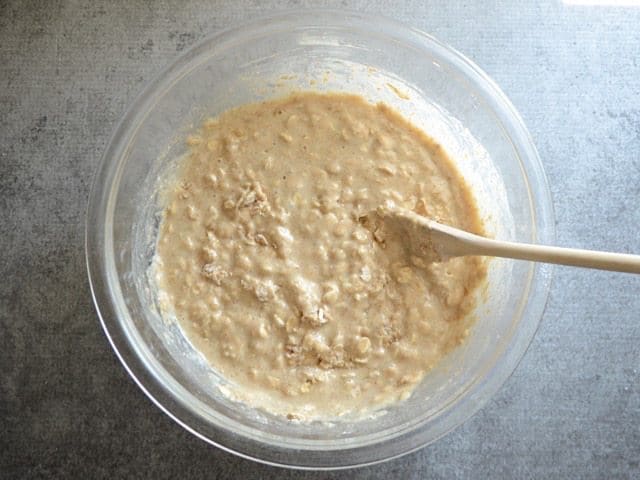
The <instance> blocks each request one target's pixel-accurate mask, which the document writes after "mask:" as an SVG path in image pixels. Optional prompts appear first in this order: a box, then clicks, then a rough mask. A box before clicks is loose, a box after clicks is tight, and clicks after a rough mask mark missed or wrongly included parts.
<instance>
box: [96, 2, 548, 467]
mask: <svg viewBox="0 0 640 480" xmlns="http://www.w3.org/2000/svg"><path fill="white" fill-rule="evenodd" d="M296 89H306V90H322V91H327V90H339V91H348V92H353V93H359V94H361V95H363V96H365V97H366V98H368V99H369V100H371V101H384V102H386V103H388V104H390V105H392V106H393V107H394V108H396V109H397V110H399V111H401V112H402V113H403V114H404V115H405V116H407V117H409V118H410V119H411V120H412V121H413V122H414V123H416V124H418V125H420V126H422V127H423V128H424V129H425V130H426V131H427V132H429V133H430V134H431V135H432V136H433V137H435V138H436V139H437V140H439V141H440V142H441V143H442V144H443V145H444V146H445V148H446V149H447V150H448V151H449V152H450V153H451V155H452V156H453V157H454V158H455V161H456V163H457V165H458V167H459V169H460V170H461V172H462V173H463V175H464V176H465V178H466V179H467V181H468V182H469V183H470V185H471V186H472V188H473V190H474V193H475V195H476V198H477V201H478V203H479V205H480V210H481V213H482V215H483V217H484V219H485V222H486V224H487V226H488V229H489V231H490V233H491V234H493V235H495V236H496V237H499V238H502V239H505V240H516V241H523V242H532V243H553V239H554V221H553V213H552V207H551V200H550V195H549V191H548V188H547V183H546V179H545V175H544V172H543V169H542V166H541V164H540V160H539V158H538V155H537V153H536V150H535V147H534V145H533V143H532V140H531V138H530V136H529V134H528V133H527V130H526V129H525V127H524V125H523V123H522V120H521V119H520V117H519V116H518V114H517V112H516V111H515V109H514V108H513V106H512V105H511V104H510V103H509V101H508V100H507V98H506V97H505V96H504V94H503V93H502V92H501V91H500V90H499V89H498V87H497V86H496V85H495V84H494V83H493V82H492V81H491V80H490V79H489V78H488V77H487V76H486V75H485V74H484V73H483V72H482V71H481V70H480V69H479V68H478V67H476V66H475V65H474V64H473V63H471V62H470V61H469V60H467V59H466V58H464V57H463V56H462V55H460V54H459V53H457V52H455V51H454V50H452V49H451V48H449V47H447V46H446V45H443V44H442V43H440V42H438V41H437V40H435V39H434V38H432V37H430V36H428V35H425V34H424V33H422V32H420V31H417V30H415V29H411V28H408V27H406V26H404V25H400V24H398V23H395V22H393V21H390V20H386V19H383V18H379V17H372V16H368V15H363V14H359V13H347V12H342V11H317V10H313V11H298V12H291V13H286V14H282V15H279V16H275V17H271V18H267V19H263V20H260V21H257V22H254V23H251V24H249V25H246V26H243V27H240V28H235V29H231V30H227V31H225V32H222V33H219V34H216V35H214V36H211V37H209V38H207V39H206V40H204V41H203V42H201V43H200V44H199V45H197V46H195V47H194V48H192V49H191V50H189V51H188V52H186V53H185V54H184V55H182V56H181V57H180V58H179V59H178V60H176V61H175V62H174V63H173V64H172V65H170V66H169V67H168V68H167V69H166V70H164V71H163V72H162V73H161V74H160V75H159V76H158V77H157V78H156V79H155V80H153V81H152V82H151V83H150V84H149V85H147V86H146V88H145V89H144V90H143V92H142V94H141V95H140V96H139V97H138V99H137V100H136V101H135V102H134V103H133V104H132V105H131V107H130V108H129V110H128V112H127V113H126V115H125V116H124V118H123V119H122V121H121V122H120V124H119V126H118V127H117V130H116V132H115V134H114V135H113V138H112V139H111V142H110V143H109V146H108V148H107V150H106V153H105V155H104V158H103V159H102V162H101V164H100V167H99V169H98V172H97V174H96V178H95V182H94V184H93V189H92V191H91V196H90V201H89V207H88V213H87V230H86V251H87V266H88V271H89V278H90V282H91V287H92V291H93V296H94V300H95V304H96V308H97V309H98V312H99V315H100V318H101V320H102V325H103V327H104V330H105V332H106V334H107V336H108V338H109V340H110V342H111V344H112V346H113V348H114V350H115V352H116V354H117V355H118V357H119V358H120V360H121V361H122V363H123V365H124V366H125V368H126V369H127V371H128V372H129V374H130V375H131V376H132V378H133V379H134V380H135V381H136V382H137V383H138V385H139V386H140V388H141V389H142V390H143V391H144V392H145V393H146V394H147V395H148V396H149V398H151V399H152V400H153V402H154V403H155V404H156V405H158V407H160V408H161V409H162V410H163V411H164V412H165V413H167V415H169V416H170V417H171V418H173V419H174V420H175V421H176V422H177V423H179V424H180V425H182V426H183V427H184V428H186V429H187V430H189V431H190V432H192V433H193V434H194V435H197V436H198V437H200V438H202V439H203V440H205V441H207V442H209V443H211V444H214V445H217V446H218V447H220V448H223V449H225V450H228V451H230V452H234V453H236V454H238V455H242V456H244V457H248V458H252V459H255V460H259V461H262V462H265V463H271V464H277V465H284V466H294V467H298V468H327V469H328V468H341V467H348V466H355V465H365V464H370V463H374V462H379V461H382V460H386V459H390V458H393V457H396V456H399V455H402V454H405V453H408V452H410V451H412V450H415V449H417V448H420V447H421V446H423V445H426V444H427V443H429V442H432V441H434V440H435V439H437V438H438V437H440V436H442V435H444V434H445V433H447V432H448V431H450V430H451V429H453V428H454V427H456V426H457V425H459V424H460V423H462V422H463V421H464V420H465V419H467V418H469V417H470V416H471V415H472V414H473V413H474V412H476V411H477V410H478V409H479V408H480V407H481V406H482V405H483V404H484V403H485V402H486V401H487V400H488V399H489V397H491V395H493V394H494V393H495V392H496V390H497V389H498V388H499V387H500V385H502V383H503V382H504V381H505V380H506V379H507V377H508V376H509V375H510V374H511V372H512V371H513V370H514V368H515V367H516V364H517V363H518V361H519V360H520V358H521V357H522V355H523V354H524V352H525V350H526V348H527V346H528V345H529V343H530V341H531V339H532V337H533V335H534V333H535V331H536V328H537V326H538V323H539V321H540V318H541V315H542V312H543V309H544V305H545V302H546V298H547V295H548V290H549V286H550V281H551V268H550V267H549V266H547V265H536V264H532V263H526V262H515V261H507V260H498V259H494V260H492V261H491V262H490V269H489V284H488V288H487V290H486V292H484V293H483V294H482V295H481V296H480V299H479V306H478V309H477V311H476V314H477V317H478V320H477V322H476V324H475V326H474V327H473V329H472V331H471V334H470V337H469V339H468V341H467V342H466V343H465V344H464V345H463V346H461V347H460V348H458V349H457V350H455V351H454V352H453V353H452V354H451V355H449V356H448V357H447V358H446V359H445V360H444V361H443V362H442V363H441V364H440V365H439V366H437V368H436V369H435V370H434V371H433V372H432V373H430V374H429V375H428V376H427V377H426V378H425V380H424V381H423V382H422V384H421V385H420V386H419V387H418V388H417V390H416V391H415V393H414V394H413V395H412V396H411V397H410V398H409V399H408V400H406V401H405V402H402V403H401V404H398V405H396V406H394V407H390V408H387V409H386V411H385V412H383V414H381V415H379V416H377V417H376V418H373V419H369V420H362V421H349V420H343V421H335V422H324V423H320V422H315V423H311V424H297V423H292V422H289V421H286V420H283V419H281V418H275V417H272V416H270V415H268V414H266V413H263V412H259V411H256V410H252V409H250V408H248V407H246V406H243V405H239V404H235V403H233V402H231V401H229V400H228V399H227V398H226V397H225V396H224V395H221V394H220V392H219V390H218V388H217V387H216V385H220V384H223V383H224V379H221V378H219V377H218V376H217V375H216V373H215V372H214V371H213V370H212V369H211V368H209V366H207V365H206V363H205V362H203V361H202V358H201V357H200V356H199V355H198V353H197V352H196V351H194V349H193V348H192V347H191V345H190V344H189V342H188V341H186V340H185V338H184V337H183V335H182V333H181V331H180V329H179V328H177V326H176V324H175V322H173V321H171V320H170V319H166V318H164V319H163V318H161V317H160V316H159V315H158V311H157V308H156V303H155V296H154V291H153V285H152V282H151V281H150V277H149V275H148V273H149V272H148V268H149V265H150V261H151V258H152V256H153V251H154V243H155V235H156V231H157V226H158V221H159V218H160V217H159V211H160V209H159V206H158V202H157V197H156V192H155V187H156V186H157V183H158V181H159V179H160V178H161V177H162V176H163V175H164V174H165V173H166V172H167V171H169V170H171V168H172V166H173V165H175V160H176V159H177V158H178V157H179V156H180V154H181V153H183V151H184V150H183V149H184V147H183V138H184V135H185V133H186V132H188V131H189V130H190V129H192V128H193V127H194V126H197V125H198V123H199V122H200V121H201V120H202V119H203V118H204V117H205V116H206V115H211V114H216V113H219V112H221V111H223V110H226V109H228V108H230V107H233V106H236V105H239V104H242V103H246V102H249V101H255V100H259V99H261V98H266V97H272V96H274V95H280V94H285V93H286V92H288V91H291V90H296Z"/></svg>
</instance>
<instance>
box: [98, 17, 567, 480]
mask: <svg viewBox="0 0 640 480" xmlns="http://www.w3.org/2000/svg"><path fill="white" fill-rule="evenodd" d="M320 18H323V19H325V20H329V21H330V22H331V23H332V24H333V25H334V26H335V25H338V26H342V27H345V26H348V25H349V24H357V25H358V26H360V27H362V28H363V29H364V28H365V27H368V29H369V30H371V29H372V28H373V26H375V29H376V30H379V31H384V32H386V33H387V34H389V35H393V36H396V37H397V36H401V37H402V39H403V40H405V41H411V42H413V43H417V44H419V45H422V46H423V47H424V48H426V46H427V45H428V46H429V47H430V48H432V49H437V50H438V51H440V52H441V53H442V54H444V55H446V56H447V60H448V61H449V62H451V64H452V65H453V66H455V67H456V68H457V69H459V70H460V71H462V72H463V73H464V74H465V75H466V76H467V77H470V78H472V79H473V80H475V82H474V86H475V87H476V88H478V89H480V90H481V91H482V93H483V94H484V96H483V100H484V101H486V102H488V103H489V106H490V109H491V110H492V112H493V113H494V114H495V115H496V116H497V117H498V120H499V121H500V123H502V125H503V128H505V129H506V133H507V136H508V138H509V139H510V140H511V142H512V144H513V147H514V151H515V152H517V154H518V157H519V162H520V168H521V173H522V175H523V177H524V179H525V182H526V184H527V185H528V187H529V189H528V190H527V193H528V197H529V204H530V209H531V212H533V214H532V223H533V225H534V235H535V237H536V240H538V241H539V240H543V243H550V244H552V243H554V240H555V223H554V213H553V204H552V199H551V193H550V190H549V186H548V181H547V177H546V175H545V173H544V170H543V167H542V163H541V161H540V158H539V156H538V153H537V151H536V148H535V145H534V143H533V140H532V138H531V135H530V134H529V132H528V131H527V129H526V127H525V125H524V122H523V121H522V119H521V117H520V115H519V114H518V112H517V111H516V110H515V108H514V107H513V105H512V104H511V102H510V101H509V100H508V98H507V97H506V95H505V94H504V93H503V92H502V91H501V90H500V88H499V87H498V86H497V85H496V84H495V83H494V82H493V80H491V79H490V78H489V77H488V75H487V74H486V73H484V72H483V71H482V70H481V69H480V68H479V67H478V66H476V65H475V64H474V63H473V62H472V61H471V60H469V59H468V58H466V57H465V56H464V55H462V54H461V53H459V52H457V51H456V50H455V49H453V48H452V47H450V46H448V45H446V44H444V43H442V42H440V41H439V40H437V39H435V38H434V37H433V36H431V35H429V34H427V33H424V32H422V31H421V30H419V29H417V28H414V27H410V26H407V25H405V24H403V23H401V22H398V21H395V20H392V19H389V18H386V17H382V16H380V15H372V14H364V13H360V12H354V11H348V10H337V9H293V10H286V11H280V12H277V13H275V14H271V15H267V16H261V17H259V18H256V19H254V20H252V21H250V22H247V23H243V24H240V25H237V26H232V27H230V28H226V29H224V30H221V31H218V32H215V33H212V34H210V35H207V36H206V37H205V38H203V39H202V40H201V41H200V42H198V43H196V44H195V45H193V46H192V47H190V48H189V49H187V50H186V51H185V52H183V53H182V54H181V55H179V56H178V57H177V58H175V59H174V60H173V61H171V62H170V63H169V64H168V65H167V66H166V67H165V68H163V69H162V70H161V71H160V72H159V73H158V74H157V75H155V77H154V78H153V79H152V80H151V81H150V82H148V83H147V84H146V85H145V86H144V88H143V89H142V91H141V92H140V93H139V94H138V95H137V97H136V99H135V100H134V101H133V102H132V103H131V104H130V106H129V107H128V108H127V110H126V112H125V114H124V115H123V116H122V117H121V119H120V121H119V122H118V124H117V126H116V128H115V129H114V131H113V133H112V135H111V138H110V140H109V143H108V144H107V148H106V149H105V152H104V154H103V156H102V158H101V160H100V163H99V166H98V168H97V170H96V173H95V176H94V179H93V182H92V186H91V190H90V194H89V201H88V206H87V211H86V221H85V260H86V265H87V273H88V277H89V284H90V288H91V294H92V297H93V302H94V305H95V308H96V312H97V313H98V316H99V319H100V323H101V325H102V328H103V330H104V332H105V335H106V336H107V339H108V341H109V343H110V344H111V347H112V348H113V350H114V352H115V354H116V356H117V357H118V359H119V360H120V362H121V363H122V365H123V366H124V368H125V370H126V371H127V373H128V374H129V376H130V377H131V378H132V379H133V381H134V382H135V383H136V384H137V385H138V387H139V388H140V389H141V390H142V391H143V392H144V393H145V395H147V397H149V399H150V400H151V401H152V402H153V403H154V404H155V405H157V406H158V408H160V409H161V410H162V411H163V412H164V413H165V414H167V415H168V416H169V417H170V418H171V419H172V420H174V421H175V422H176V423H178V424H179V425H180V426H181V427H183V428H184V429H185V430H187V431H189V432H190V433H192V434H193V435H195V436H196V437H198V438H200V439H202V440H204V441H205V442H207V443H209V444H211V445H214V446H216V447H218V448H220V449H222V450H224V451H227V452H230V453H233V454H235V455H238V456H240V457H243V458H247V459H250V460H254V461H258V462H260V463H264V464H268V465H274V466H281V467H290V468H298V469H315V470H334V469H343V468H351V467H354V466H365V465H371V464H375V463H379V462H383V461H386V460H390V459H393V458H397V457H400V456H402V455H405V454H408V453H411V452H413V451H415V450H418V449H420V448H422V447H424V446H425V445H427V444H428V443H432V442H434V441H436V440H437V439H439V438H441V437H442V436H444V435H446V434H447V433H449V432H450V431H451V430H453V429H455V428H457V427H458V426H459V425H460V424H462V423H463V422H464V421H466V420H467V419H468V418H470V417H471V416H473V415H474V414H475V413H476V412H477V411H478V410H480V409H481V408H482V407H483V406H484V405H485V404H486V403H487V402H488V400H489V399H490V398H492V397H493V395H494V394H495V393H496V392H497V390H498V389H499V388H500V387H501V386H502V385H503V384H504V383H505V382H506V381H507V380H508V378H509V377H510V376H511V374H512V373H513V371H514V370H515V368H516V367H517V365H518V363H519V361H520V360H521V358H522V357H523V356H524V354H525V353H526V351H527V349H528V346H529V345H530V343H531V341H532V339H533V337H534V335H535V332H536V331H537V328H538V326H539V324H540V321H541V318H542V314H543V312H544V309H545V306H546V302H547V300H548V294H549V291H550V287H551V281H552V273H553V268H552V266H551V265H547V264H536V265H533V266H532V267H531V269H530V270H529V279H528V286H529V291H528V294H527V295H525V296H524V297H523V298H525V299H526V301H523V302H522V303H521V305H520V309H521V310H522V311H523V312H524V311H527V312H528V316H529V317H531V318H532V321H530V322H528V323H524V324H523V323H522V322H516V324H514V325H513V326H512V330H513V336H512V342H511V343H509V344H508V345H506V347H505V351H504V352H502V353H501V357H500V360H501V361H500V362H499V363H497V364H496V365H495V366H494V367H493V370H492V375H491V376H486V375H485V376H483V377H479V379H478V380H477V381H476V382H474V383H472V384H471V385H469V388H467V390H466V391H465V392H464V395H461V397H460V399H459V402H458V403H457V408H456V409H454V411H451V410H450V411H445V412H443V414H442V415H440V417H439V421H440V423H445V424H446V425H444V426H441V428H440V429H439V430H437V433H436V434H435V435H433V436H432V437H431V438H429V439H428V440H427V441H424V440H422V441H420V440H419V439H418V441H416V438H415V434H416V430H418V429H416V428H414V429H413V430H412V431H410V432H408V433H407V434H405V436H404V437H403V438H401V439H400V440H402V441H403V444H404V443H406V444H408V445H404V446H405V447H406V448H397V447H398V445H396V449H395V451H393V452H391V453H389V454H387V453H384V448H383V447H384V446H387V447H388V446H389V445H390V443H391V442H396V444H397V443H398V437H393V438H390V439H388V440H384V441H382V442H380V443H378V444H375V445H373V447H375V452H374V453H375V454H374V455H371V448H372V445H371V444H365V445H360V446H357V447H355V448H354V447H347V448H331V449H323V450H322V451H321V452H318V451H313V452H311V451H310V450H305V449H302V450H298V449H292V448H291V447H282V446H276V447H274V446H273V445H265V444H264V443H262V442H260V441H252V440H251V439H247V438H244V437H238V436H237V435H235V434H234V433H233V432H229V431H226V430H223V429H221V428H215V426H213V428H212V429H213V430H214V432H215V433H216V435H215V438H212V437H213V435H211V434H209V433H204V432H203V431H202V430H203V429H202V428H198V427H194V426H193V423H194V422H195V423H197V421H198V419H199V418H200V417H197V416H196V415H195V414H193V413H192V412H190V411H188V409H187V408H185V406H184V405H183V404H182V403H180V402H179V401H177V400H176V399H175V398H173V396H172V394H171V393H170V392H169V391H168V390H167V389H166V387H165V386H164V385H162V384H161V383H160V382H158V380H157V378H156V377H155V376H154V375H153V374H152V373H151V372H149V371H148V369H147V367H146V364H145V363H144V362H143V361H141V359H140V357H139V355H138V353H137V351H136V350H135V348H133V347H132V346H131V345H130V343H129V340H128V337H127V334H126V332H125V331H124V329H123V327H122V325H121V324H120V321H119V318H118V305H116V303H115V302H114V299H113V298H112V296H111V293H110V291H109V288H107V283H108V280H107V279H108V278H109V276H110V275H111V272H109V271H108V268H107V265H106V263H107V261H106V259H105V252H106V251H107V250H108V249H109V248H110V246H111V244H110V237H109V235H108V232H109V231H110V229H111V228H112V227H113V225H112V224H111V223H110V222H109V216H108V215H107V213H108V205H113V202H114V200H115V193H114V191H113V185H114V180H115V179H117V178H118V177H119V175H121V174H122V171H121V168H122V162H121V161H120V160H121V158H122V156H123V155H124V153H125V152H126V150H127V147H128V144H129V142H130V141H131V138H132V137H133V136H134V134H135V130H136V128H137V126H138V125H140V123H141V122H142V121H144V119H145V118H146V115H147V114H148V111H149V107H150V105H151V104H152V100H153V98H156V97H157V96H159V95H160V94H161V93H162V92H164V91H165V90H166V89H167V88H169V87H170V84H171V83H173V82H174V81H175V80H176V78H179V77H176V74H179V73H181V74H186V72H188V71H190V68H189V67H191V68H193V65H194V62H195V61H196V60H197V59H198V57H199V56H200V54H202V53H204V52H207V51H208V52H211V48H210V47H211V46H212V45H215V47H216V48H217V49H218V50H220V49H223V48H224V47H225V45H226V44H227V43H229V42H233V40H234V38H235V37H236V36H242V37H246V35H247V33H248V32H253V33H254V34H256V33H260V32H262V33H268V32H269V31H270V30H271V29H276V28H278V29H279V28H281V27H282V26H284V25H287V26H290V25H291V24H298V26H299V27H305V26H306V27H310V26H312V25H315V26H319V25H321V24H319V23H318V19H320ZM523 158H524V159H525V163H526V165H525V164H523ZM535 199H537V200H538V202H539V203H535ZM101 220H102V221H101ZM103 225H104V228H101V227H102V226H103ZM536 227H537V228H536ZM534 278H535V279H536V281H535V282H534V281H533V279H534ZM522 316H523V314H521V315H520V318H522ZM234 437H235V438H234ZM252 442H253V443H252ZM381 450H382V451H383V452H382V453H381ZM300 452H302V454H303V455H306V456H307V457H309V458H310V459H311V461H312V462H313V463H307V464H301V463H300V461H299V458H298V459H297V460H298V461H297V462H295V463H294V462H291V461H289V459H291V460H293V459H294V458H295V457H300V454H299V453H300ZM363 452H366V453H369V455H367V458H360V459H353V460H351V461H347V462H343V463H340V464H330V462H331V461H335V460H336V458H335V457H336V456H338V455H342V456H344V457H345V458H350V457H351V456H352V455H355V456H357V455H361V454H363ZM311 453H312V454H311ZM318 453H320V455H319V456H318Z"/></svg>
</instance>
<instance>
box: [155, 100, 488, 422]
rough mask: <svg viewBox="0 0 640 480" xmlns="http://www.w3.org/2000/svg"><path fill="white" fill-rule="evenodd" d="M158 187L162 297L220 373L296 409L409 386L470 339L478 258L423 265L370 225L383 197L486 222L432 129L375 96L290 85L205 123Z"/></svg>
mask: <svg viewBox="0 0 640 480" xmlns="http://www.w3.org/2000/svg"><path fill="white" fill-rule="evenodd" d="M188 144H189V145H190V148H191V151H190V154H189V155H188V156H187V157H185V158H184V160H183V161H182V163H181V165H180V171H179V173H178V175H177V177H178V178H177V180H176V181H175V183H174V184H173V185H172V186H171V188H170V189H169V191H168V192H167V193H166V208H165V212H164V219H163V222H162V225H161V228H160V236H159V241H158V246H157V255H156V274H157V282H158V287H159V291H160V292H161V295H160V296H161V301H162V302H163V305H164V308H165V309H166V310H168V311H170V312H173V313H174V314H175V315H176V317H177V318H178V320H179V322H180V325H181V326H182V327H183V329H184V331H185V332H186V334H187V336H188V337H189V339H190V340H191V341H192V342H193V344H194V345H195V346H196V348H198V349H199V350H200V351H201V352H202V353H203V354H204V355H205V356H206V358H207V359H208V360H209V361H210V363H211V365H212V366H213V367H214V368H215V369H216V370H217V371H219V372H220V373H221V374H222V375H223V376H224V377H225V378H226V379H227V380H229V382H230V385H231V386H230V388H229V389H228V390H226V392H227V393H228V394H229V395H231V396H232V397H233V398H235V399H239V400H241V401H244V402H246V403H249V404H251V405H253V406H256V407H259V408H262V409H264V410H267V411H269V412H273V413H276V414H282V415H286V416H287V417H288V418H290V419H317V418H330V417H335V416H339V415H344V414H347V413H355V414H360V413H363V412H368V411H371V410H373V409H375V408H377V407H380V406H383V405H385V404H389V403H391V402H395V401H399V400H402V399H405V398H407V397H408V396H409V395H410V394H411V392H412V390H413V389H414V387H415V386H416V385H417V384H418V383H419V382H420V381H421V379H422V378H423V376H424V375H425V373H426V372H428V371H429V370H430V369H431V368H432V367H433V366H434V365H435V364H436V363H437V362H438V361H439V360H440V359H441V358H442V357H443V356H444V355H445V354H446V353H447V352H448V351H450V350H451V349H452V348H454V347H455V346H456V345H458V344H459V343H460V342H461V341H463V339H464V338H465V336H466V334H467V331H468V327H469V324H470V323H469V322H470V320H469V317H470V315H469V314H470V312H471V310H472V309H473V307H474V298H475V295H474V290H475V289H476V288H477V287H478V286H479V284H480V283H482V281H483V280H484V279H485V267H484V264H483V263H482V261H481V260H480V259H478V258H473V257H469V258H455V259H451V260H449V261H447V262H444V263H437V264H436V263H434V264H426V263H425V262H424V261H423V260H422V259H420V258H407V256H406V254H405V251H404V250H403V248H402V246H401V245H398V243H401V242H398V241H396V240H394V241H388V240H389V238H391V236H389V235H387V234H388V233H389V232H383V231H381V230H375V228H371V225H368V221H367V218H368V217H367V215H368V214H369V213H370V212H371V211H373V210H375V209H376V208H377V207H378V206H380V205H383V204H385V203H387V204H388V203H390V202H391V203H393V204H395V205H398V206H401V207H404V208H409V209H412V210H414V211H416V212H418V213H420V214H423V215H427V216H429V217H431V218H434V219H436V220H437V221H440V222H443V223H448V224H450V225H454V226H456V227H460V228H464V229H466V230H468V231H471V232H476V233H482V226H481V223H480V221H479V218H478V214H477V211H476V208H475V206H474V203H473V201H472V198H471V196H470V194H469V191H468V188H467V187H466V185H465V183H464V181H463V180H462V178H461V177H460V176H459V174H458V173H457V172H456V170H455V168H454V167H453V165H452V163H451V161H450V160H449V158H448V157H447V155H446V154H445V152H444V151H443V150H442V149H441V147H440V146H439V145H438V144H437V143H435V142H434V141H433V140H431V139H430V138H428V137H427V136H426V135H425V134H424V133H422V132H421V131H419V130H418V129H416V128H415V127H413V126H412V125H410V124H409V123H408V122H407V121H405V120H404V119H402V118H401V117H400V116H399V115H398V114H396V113H394V112H393V111H392V110H390V109H389V108H388V107H386V106H384V105H371V104H369V103H367V102H365V101H364V100H363V99H361V98H360V97H357V96H352V95H344V94H316V93H299V94H295V95H293V96H291V97H288V98H286V99H281V100H275V101H269V102H264V103H258V104H251V105H245V106H242V107H240V108H237V109H234V110H231V111H228V112H226V113H224V114H222V115H221V116H220V117H218V118H216V119H211V120H208V121H206V122H205V123H204V124H203V126H202V127H201V129H200V130H199V131H198V133H197V135H194V136H192V137H190V138H189V139H188Z"/></svg>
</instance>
